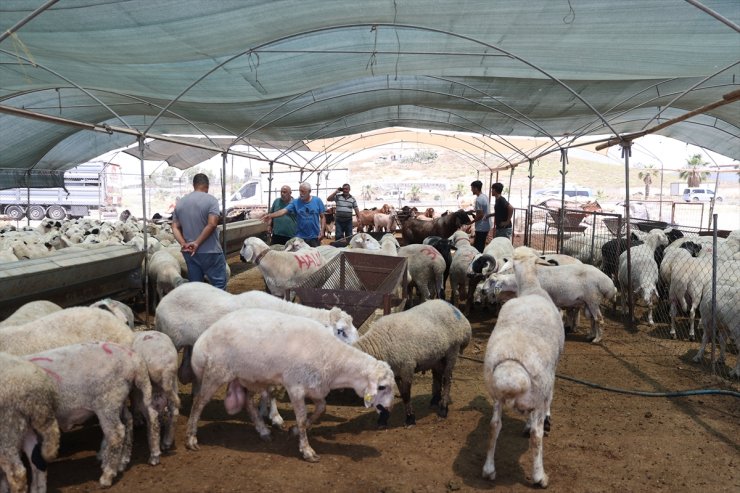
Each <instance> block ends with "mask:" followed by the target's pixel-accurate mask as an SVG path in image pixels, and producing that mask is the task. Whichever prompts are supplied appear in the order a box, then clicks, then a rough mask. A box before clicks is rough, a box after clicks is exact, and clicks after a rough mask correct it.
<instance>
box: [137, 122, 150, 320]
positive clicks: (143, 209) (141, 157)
mask: <svg viewBox="0 0 740 493" xmlns="http://www.w3.org/2000/svg"><path fill="white" fill-rule="evenodd" d="M138 140H139V165H140V172H141V215H142V216H143V217H142V219H143V221H144V223H143V226H142V229H143V233H144V314H145V315H144V317H145V318H144V323H146V324H147V325H149V239H148V234H147V230H146V182H145V181H144V179H145V177H144V137H143V136H142V135H140V136H139V139H138Z"/></svg>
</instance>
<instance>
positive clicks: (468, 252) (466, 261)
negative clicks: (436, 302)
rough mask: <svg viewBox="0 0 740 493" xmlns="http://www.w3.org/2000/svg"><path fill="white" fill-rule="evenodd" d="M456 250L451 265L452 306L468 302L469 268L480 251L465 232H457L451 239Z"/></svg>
mask: <svg viewBox="0 0 740 493" xmlns="http://www.w3.org/2000/svg"><path fill="white" fill-rule="evenodd" d="M449 240H450V241H451V242H452V245H453V247H454V248H455V250H456V251H455V255H454V256H453V257H452V262H451V263H450V291H452V299H451V301H452V304H453V305H455V306H457V302H458V301H460V302H467V299H468V296H469V295H470V296H472V293H468V282H469V281H468V268H469V267H470V264H471V262H473V259H474V258H475V257H476V256H477V255H478V250H477V249H476V248H475V247H474V246H473V245H471V244H470V237H469V236H468V234H467V233H465V232H464V231H455V232H454V233H452V236H450V237H449Z"/></svg>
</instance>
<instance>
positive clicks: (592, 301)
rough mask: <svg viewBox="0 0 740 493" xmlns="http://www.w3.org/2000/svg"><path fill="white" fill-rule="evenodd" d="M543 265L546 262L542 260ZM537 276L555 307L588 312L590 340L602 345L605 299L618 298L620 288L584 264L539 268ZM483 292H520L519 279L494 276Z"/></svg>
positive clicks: (486, 282) (510, 276)
mask: <svg viewBox="0 0 740 493" xmlns="http://www.w3.org/2000/svg"><path fill="white" fill-rule="evenodd" d="M539 262H546V261H544V260H542V259H540V260H539ZM535 272H536V274H537V280H538V282H539V284H540V287H541V288H542V289H543V290H545V291H546V292H547V294H548V295H549V296H550V298H551V299H552V301H553V303H555V306H557V307H558V308H562V309H565V310H566V311H567V310H576V311H577V310H580V308H585V310H586V314H587V315H588V317H589V318H590V319H591V333H590V335H589V337H588V338H589V340H590V341H591V342H592V343H594V344H595V343H598V342H601V339H602V330H601V325H602V324H603V322H604V318H603V316H602V315H601V308H600V305H601V302H602V301H603V300H604V299H609V300H610V299H613V298H614V297H616V295H617V288H616V287H615V286H614V283H613V282H612V280H611V279H610V278H609V277H608V276H607V275H606V274H604V273H603V272H601V271H600V270H599V269H597V268H596V267H594V266H593V265H588V264H580V263H579V264H569V265H561V266H552V267H539V266H536V268H535ZM483 291H484V294H485V295H486V296H490V295H491V294H492V293H496V294H498V293H500V292H516V291H517V281H516V276H515V275H512V274H491V276H490V277H489V278H488V279H486V281H485V283H484V284H483ZM571 320H572V317H571ZM572 323H573V325H575V323H574V322H572Z"/></svg>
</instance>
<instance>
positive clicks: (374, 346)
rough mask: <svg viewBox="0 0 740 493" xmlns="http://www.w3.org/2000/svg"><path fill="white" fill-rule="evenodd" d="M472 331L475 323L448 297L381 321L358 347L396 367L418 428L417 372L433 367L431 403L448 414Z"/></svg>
mask: <svg viewBox="0 0 740 493" xmlns="http://www.w3.org/2000/svg"><path fill="white" fill-rule="evenodd" d="M471 335H472V332H471V328H470V322H468V320H467V319H466V318H465V317H464V316H463V314H462V313H461V312H460V310H458V309H457V308H455V307H454V306H452V305H451V304H449V303H447V302H446V301H443V300H429V301H426V302H424V303H422V304H420V305H417V306H415V307H413V308H411V309H409V310H406V311H404V312H399V313H392V314H390V315H385V316H383V317H380V318H378V319H376V320H375V321H374V322H373V323H372V325H371V326H370V329H369V330H368V331H367V333H365V334H364V335H363V336H362V337H361V338H360V339H359V340H358V341H357V342H356V343H355V344H354V346H355V347H356V348H358V349H360V350H362V351H364V352H366V353H368V354H369V355H371V356H373V357H374V358H377V359H379V360H382V361H385V362H387V363H388V364H389V365H390V366H391V370H393V374H394V375H395V376H396V383H397V384H398V391H399V393H400V394H401V399H402V400H403V404H404V407H405V410H406V426H413V425H414V424H416V418H415V416H414V409H413V407H412V405H411V385H412V383H413V380H414V373H417V372H420V371H422V372H423V371H427V370H431V371H432V400H431V402H430V405H431V406H437V405H438V406H439V408H438V410H437V414H438V415H439V416H441V417H443V418H446V417H447V413H448V408H449V403H450V387H451V385H452V371H453V369H454V367H455V363H456V362H457V355H458V354H460V353H462V351H463V349H465V347H467V345H468V343H469V342H470V338H471ZM380 424H381V425H385V424H386V423H382V422H381V423H380Z"/></svg>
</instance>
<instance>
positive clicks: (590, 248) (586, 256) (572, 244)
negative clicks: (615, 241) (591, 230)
mask: <svg viewBox="0 0 740 493" xmlns="http://www.w3.org/2000/svg"><path fill="white" fill-rule="evenodd" d="M607 241H609V238H608V237H607V238H605V237H603V236H594V237H593V245H592V242H591V238H589V237H588V236H581V235H579V236H573V237H571V238H568V239H567V240H565V241H564V242H563V246H562V248H561V249H560V252H561V253H564V254H566V255H570V256H571V257H575V258H577V259H578V260H580V261H581V262H583V263H584V264H591V265H593V266H594V267H599V268H600V267H601V262H602V258H603V257H602V253H601V252H602V247H603V246H604V244H605V243H606V242H607Z"/></svg>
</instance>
